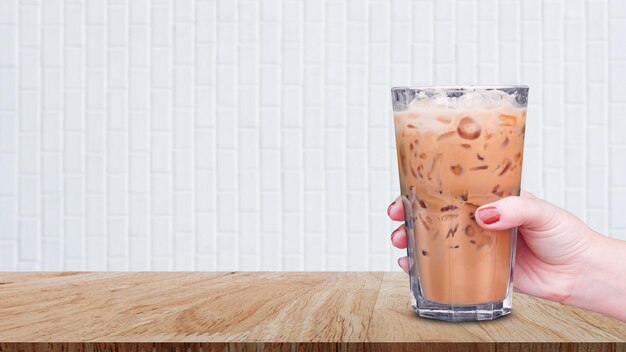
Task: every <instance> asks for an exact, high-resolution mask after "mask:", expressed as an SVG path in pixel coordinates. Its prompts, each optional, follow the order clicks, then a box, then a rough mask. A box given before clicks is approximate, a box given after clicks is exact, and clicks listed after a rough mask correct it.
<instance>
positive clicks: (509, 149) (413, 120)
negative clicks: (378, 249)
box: [391, 86, 528, 321]
mask: <svg viewBox="0 0 626 352" xmlns="http://www.w3.org/2000/svg"><path fill="white" fill-rule="evenodd" d="M391 95H392V103H393V111H394V124H395V131H396V147H397V157H398V168H399V174H400V188H401V195H402V202H403V205H404V211H405V224H406V232H407V241H408V247H407V253H408V259H409V269H410V273H409V276H410V286H411V300H412V306H413V309H414V310H415V312H416V313H417V314H419V315H420V316H422V317H428V318H434V319H440V320H447V321H465V320H492V319H495V318H497V317H500V316H503V315H506V314H508V313H510V312H511V304H512V300H511V298H512V297H511V293H512V288H513V266H514V260H515V243H516V238H517V229H511V230H506V231H490V230H485V229H483V228H481V227H480V226H478V224H477V223H476V221H475V218H474V212H475V211H476V208H478V207H479V206H481V205H483V204H486V203H489V202H493V201H495V200H498V199H500V198H502V197H507V196H511V195H515V196H517V195H519V192H520V181H521V175H522V159H523V149H524V133H525V123H526V106H527V97H528V87H526V86H493V87H477V86H469V87H424V88H409V87H398V88H393V89H392V90H391Z"/></svg>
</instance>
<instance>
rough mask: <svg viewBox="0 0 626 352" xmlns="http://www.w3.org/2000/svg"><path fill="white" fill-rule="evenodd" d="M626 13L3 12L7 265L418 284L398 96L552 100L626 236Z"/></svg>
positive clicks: (610, 1) (339, 0)
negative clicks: (356, 274)
mask: <svg viewBox="0 0 626 352" xmlns="http://www.w3.org/2000/svg"><path fill="white" fill-rule="evenodd" d="M624 37H626V1H622V0H577V1H570V0H567V1H565V0H532V1H530V0H523V1H522V0H501V1H496V0H445V1H443V0H436V1H435V0H413V1H411V0H393V1H387V0H369V1H365V0H364V1H360V0H345V1H343V0H326V1H304V0H282V1H281V0H265V1H260V2H258V1H252V0H239V1H236V0H218V1H216V0H197V1H191V0H185V1H178V0H176V1H173V0H153V1H147V0H144V1H132V2H131V1H128V2H126V1H119V0H109V1H104V0H98V1H95V0H94V1H91V0H90V1H84V0H65V1H61V0H56V1H47V0H46V1H43V0H29V1H17V0H0V270H396V264H395V257H397V256H398V255H400V254H401V251H396V250H393V249H392V248H391V246H390V244H389V241H388V238H389V237H388V236H389V232H390V230H391V229H392V228H393V226H394V224H392V223H391V222H390V221H389V220H388V219H387V218H386V216H385V209H386V208H387V205H388V204H389V202H390V201H391V200H392V199H393V198H394V196H395V195H396V193H397V190H398V187H397V183H398V180H397V169H396V161H395V154H394V152H393V150H394V149H393V148H394V141H393V133H392V130H391V129H392V121H391V109H390V101H389V88H390V87H391V86H394V85H407V84H414V85H418V84H420V85H423V84H511V83H522V84H529V85H530V86H531V95H530V107H529V120H528V133H527V136H528V138H527V152H526V158H525V161H526V162H525V171H524V186H525V188H526V189H528V190H530V191H532V192H535V193H536V194H538V195H540V196H543V197H545V198H547V199H548V200H550V201H553V202H555V203H557V204H559V205H561V206H564V207H567V208H568V209H569V210H571V211H572V212H574V213H575V214H577V215H578V216H580V217H582V218H583V219H585V220H586V221H587V222H588V223H589V224H590V225H591V226H592V227H594V228H596V229H597V230H599V231H602V232H604V233H607V234H615V235H616V236H619V235H620V234H621V237H622V238H624V239H626V237H624V236H623V235H624V234H626V220H625V219H626V216H624V215H625V214H624V209H626V208H625V205H624V204H626V45H624V40H623V38H624Z"/></svg>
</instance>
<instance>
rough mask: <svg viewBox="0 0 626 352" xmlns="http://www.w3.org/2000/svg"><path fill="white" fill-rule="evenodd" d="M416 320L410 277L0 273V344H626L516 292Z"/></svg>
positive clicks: (228, 347)
mask: <svg viewBox="0 0 626 352" xmlns="http://www.w3.org/2000/svg"><path fill="white" fill-rule="evenodd" d="M513 311H514V313H513V314H512V315H510V316H508V317H505V318H501V319H498V320H495V321H491V322H480V323H461V324H459V323H456V324H455V323H445V322H439V321H433V320H428V319H423V318H419V317H417V316H416V315H415V313H413V311H412V310H411V308H410V304H409V294H408V282H407V277H406V275H404V274H402V273H386V274H384V273H199V272H196V273H171V272H170V273H86V272H80V273H0V351H43V350H58V351H153V350H170V351H326V350H330V351H460V352H468V351H498V352H501V351H612V352H613V351H624V352H626V324H625V323H622V322H618V321H616V320H613V319H610V318H607V317H604V316H601V315H598V314H594V313H590V312H586V311H582V310H579V309H573V308H569V307H565V306H562V305H559V304H555V303H551V302H547V301H543V300H539V299H535V298H531V297H528V296H524V295H519V294H517V295H515V297H514V303H513Z"/></svg>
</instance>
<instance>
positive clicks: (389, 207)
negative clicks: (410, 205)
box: [387, 200, 396, 214]
mask: <svg viewBox="0 0 626 352" xmlns="http://www.w3.org/2000/svg"><path fill="white" fill-rule="evenodd" d="M394 204H396V201H395V200H394V201H393V202H392V203H391V204H389V206H388V207H387V214H389V211H390V210H391V207H393V205H394Z"/></svg>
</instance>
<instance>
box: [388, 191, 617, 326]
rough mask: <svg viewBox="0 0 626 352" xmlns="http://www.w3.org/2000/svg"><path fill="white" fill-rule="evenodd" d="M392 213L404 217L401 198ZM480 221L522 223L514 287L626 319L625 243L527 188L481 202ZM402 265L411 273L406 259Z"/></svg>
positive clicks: (501, 225) (400, 236)
mask: <svg viewBox="0 0 626 352" xmlns="http://www.w3.org/2000/svg"><path fill="white" fill-rule="evenodd" d="M387 213H388V215H389V217H390V218H391V219H392V220H396V221H404V209H403V206H402V202H401V201H399V198H398V199H396V200H395V201H394V202H393V203H392V204H391V205H390V206H389V208H388V209H387ZM476 222H477V223H478V224H479V225H480V226H481V227H483V228H485V229H489V230H504V229H510V228H513V227H515V226H519V234H520V236H518V241H517V256H516V259H515V271H514V272H515V279H514V286H515V291H518V292H522V293H525V294H528V295H532V296H536V297H540V298H544V299H549V300H552V301H556V302H560V303H562V304H566V305H571V306H575V307H579V308H584V309H588V310H591V311H595V312H598V313H602V314H605V315H608V316H612V317H614V318H617V319H619V320H622V321H625V322H626V241H621V240H617V239H614V238H610V237H607V236H603V235H601V234H599V233H597V232H595V231H593V230H592V229H591V228H589V227H588V226H587V225H585V223H583V222H582V221H581V220H580V219H578V218H577V217H576V216H574V215H573V214H571V213H569V212H567V211H566V210H564V209H561V208H559V207H557V206H555V205H553V204H550V203H548V202H546V201H544V200H542V199H539V198H537V197H535V196H534V195H532V194H530V193H528V192H522V195H521V196H520V197H507V198H504V199H501V200H499V201H497V202H494V203H490V204H485V205H483V206H481V207H480V208H478V210H477V211H476ZM391 243H392V244H393V245H394V246H395V247H397V248H400V249H404V248H406V246H407V237H406V229H405V226H404V224H403V225H400V227H398V229H397V230H395V231H394V232H393V233H392V236H391ZM398 264H399V265H400V267H401V268H402V269H403V270H404V271H405V272H408V260H407V257H402V258H400V259H399V260H398Z"/></svg>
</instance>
